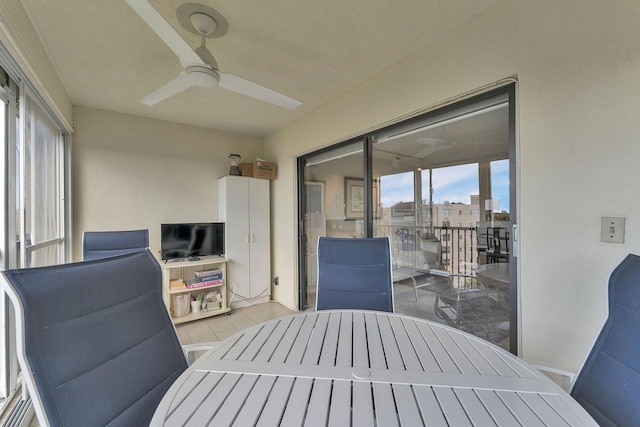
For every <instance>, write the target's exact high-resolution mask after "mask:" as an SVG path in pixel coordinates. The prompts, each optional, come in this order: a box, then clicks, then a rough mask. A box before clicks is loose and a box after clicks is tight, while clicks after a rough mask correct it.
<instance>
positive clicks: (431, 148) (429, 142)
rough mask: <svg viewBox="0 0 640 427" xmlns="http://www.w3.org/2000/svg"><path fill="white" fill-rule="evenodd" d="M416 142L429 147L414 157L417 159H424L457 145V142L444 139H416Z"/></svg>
mask: <svg viewBox="0 0 640 427" xmlns="http://www.w3.org/2000/svg"><path fill="white" fill-rule="evenodd" d="M414 142H416V143H418V144H421V145H426V146H427V147H425V148H424V149H422V150H420V151H419V152H418V153H416V154H415V155H414V157H417V158H423V157H426V156H428V155H429V154H433V153H435V152H436V151H440V150H444V149H447V148H451V147H453V146H454V145H456V142H455V141H449V140H446V139H442V138H416V139H415V140H414Z"/></svg>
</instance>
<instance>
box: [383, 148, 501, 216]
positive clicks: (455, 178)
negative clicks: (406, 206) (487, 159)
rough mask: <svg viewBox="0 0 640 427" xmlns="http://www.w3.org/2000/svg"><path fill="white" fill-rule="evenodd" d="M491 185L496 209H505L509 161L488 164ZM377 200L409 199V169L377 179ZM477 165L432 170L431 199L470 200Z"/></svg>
mask: <svg viewBox="0 0 640 427" xmlns="http://www.w3.org/2000/svg"><path fill="white" fill-rule="evenodd" d="M422 180H423V183H422V189H423V191H422V194H423V195H422V198H423V199H426V200H428V199H429V190H428V189H429V175H428V173H424V174H423V177H422ZM491 186H492V189H491V191H492V193H493V198H494V199H498V200H499V201H500V208H499V210H500V211H507V212H509V160H500V161H496V162H492V163H491ZM380 192H381V194H380V199H381V202H382V206H383V207H389V206H392V205H394V204H395V203H398V202H400V201H403V202H407V201H411V200H413V172H412V171H411V172H405V173H399V174H395V175H387V176H383V177H382V178H381V184H380ZM478 193H479V190H478V165H477V164H469V165H460V166H452V167H448V168H441V169H434V171H433V202H434V203H436V204H442V203H444V202H445V201H447V202H450V203H454V202H459V203H465V204H469V203H470V202H471V195H472V194H478Z"/></svg>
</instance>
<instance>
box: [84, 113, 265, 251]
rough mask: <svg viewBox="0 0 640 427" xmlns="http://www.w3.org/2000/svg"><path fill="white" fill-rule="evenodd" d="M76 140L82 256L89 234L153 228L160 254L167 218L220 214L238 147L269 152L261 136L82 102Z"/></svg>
mask: <svg viewBox="0 0 640 427" xmlns="http://www.w3.org/2000/svg"><path fill="white" fill-rule="evenodd" d="M75 123H76V134H75V136H74V138H73V163H72V167H73V178H72V179H73V181H72V182H73V186H74V187H73V232H74V251H73V252H74V259H76V260H79V259H81V258H82V240H81V239H82V232H83V231H86V230H131V229H137V228H148V229H149V232H150V246H151V250H152V251H153V253H154V254H157V252H158V251H159V250H160V224H161V223H163V222H200V221H202V222H211V221H216V220H217V219H218V203H217V193H218V183H217V180H218V178H220V177H222V176H224V175H227V173H228V171H229V165H230V162H229V159H228V158H227V156H228V155H229V154H230V153H237V154H240V155H241V156H242V157H243V159H246V160H247V161H251V160H254V159H255V158H256V157H258V156H260V157H261V156H262V153H263V150H262V140H261V139H259V138H254V137H248V136H242V135H234V134H229V133H224V132H216V131H212V130H208V129H202V128H196V127H191V126H183V125H177V124H173V123H168V122H163V121H159V120H151V119H146V118H141V117H135V116H130V115H126V114H120V113H114V112H109V111H104V110H97V109H92V108H86V107H77V108H76V120H75Z"/></svg>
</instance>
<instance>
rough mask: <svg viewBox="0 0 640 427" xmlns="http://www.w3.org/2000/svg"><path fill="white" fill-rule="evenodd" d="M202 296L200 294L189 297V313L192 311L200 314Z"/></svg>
mask: <svg viewBox="0 0 640 427" xmlns="http://www.w3.org/2000/svg"><path fill="white" fill-rule="evenodd" d="M203 298H204V297H203V295H202V294H198V295H193V294H192V295H191V311H193V312H194V313H198V312H200V308H201V307H202V300H203Z"/></svg>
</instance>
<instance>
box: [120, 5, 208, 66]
mask: <svg viewBox="0 0 640 427" xmlns="http://www.w3.org/2000/svg"><path fill="white" fill-rule="evenodd" d="M127 3H129V6H131V8H132V9H133V10H134V11H135V12H136V13H137V14H138V15H139V16H140V18H142V20H143V21H144V22H146V23H147V25H148V26H149V27H151V29H152V30H153V31H154V32H155V33H156V34H157V35H158V37H160V38H161V39H162V41H163V42H165V44H166V45H167V46H169V49H171V50H172V51H173V53H175V54H176V56H178V58H179V59H180V63H181V64H182V66H183V67H184V68H186V67H189V66H191V65H205V64H204V62H202V59H200V57H199V56H198V55H197V54H196V53H195V52H194V51H193V49H191V46H189V45H188V44H187V42H185V41H184V40H183V39H182V37H180V34H178V32H177V31H176V30H175V29H174V28H173V27H172V26H171V25H169V23H168V22H167V21H166V20H165V19H164V18H163V17H162V15H160V13H159V12H158V11H157V10H156V9H155V8H154V7H153V6H151V3H149V2H148V1H147V0H127Z"/></svg>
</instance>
